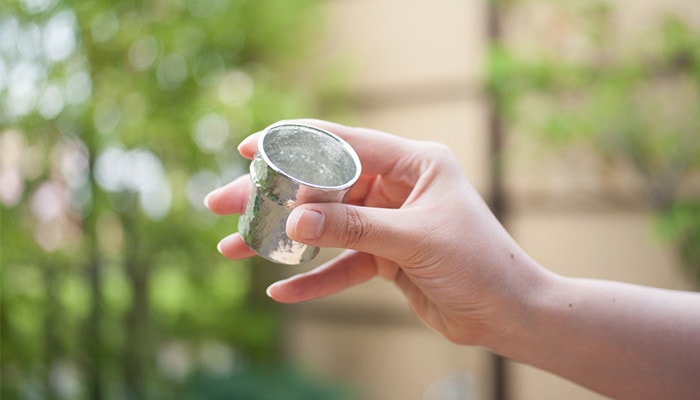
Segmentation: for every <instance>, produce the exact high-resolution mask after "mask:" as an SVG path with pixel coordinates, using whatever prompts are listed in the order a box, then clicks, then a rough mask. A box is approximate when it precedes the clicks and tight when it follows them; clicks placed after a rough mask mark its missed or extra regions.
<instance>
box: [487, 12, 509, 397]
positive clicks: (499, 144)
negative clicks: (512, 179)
mask: <svg viewBox="0 0 700 400" xmlns="http://www.w3.org/2000/svg"><path fill="white" fill-rule="evenodd" d="M487 29H488V47H489V48H490V47H491V46H493V45H497V44H499V42H500V40H501V21H500V0H487ZM488 101H489V103H490V104H489V106H490V107H489V116H488V118H489V120H488V127H489V128H488V129H489V159H490V168H491V170H490V176H489V195H488V200H489V205H490V207H491V210H492V212H493V213H494V215H495V216H496V218H498V220H499V221H501V223H504V220H505V216H506V204H505V196H504V193H503V160H502V149H503V134H504V132H503V122H502V118H501V99H500V94H499V93H498V92H497V91H489V93H488ZM492 374H493V388H492V393H493V399H494V400H507V399H508V375H507V364H506V360H505V359H504V358H503V357H501V356H499V355H496V354H494V355H493V357H492Z"/></svg>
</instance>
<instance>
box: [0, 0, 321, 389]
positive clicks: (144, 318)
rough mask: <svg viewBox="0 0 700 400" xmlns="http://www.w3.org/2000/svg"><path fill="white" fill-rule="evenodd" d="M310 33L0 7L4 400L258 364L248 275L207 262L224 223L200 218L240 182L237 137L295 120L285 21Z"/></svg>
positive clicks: (259, 14)
mask: <svg viewBox="0 0 700 400" xmlns="http://www.w3.org/2000/svg"><path fill="white" fill-rule="evenodd" d="M318 17H319V16H318V7H317V5H316V1H315V0H304V1H296V2H288V1H284V0H269V1H264V2H258V1H254V0H238V1H225V0H156V1H143V2H141V1H136V2H134V1H127V0H119V1H108V2H107V1H88V2H85V1H74V0H10V1H9V2H5V3H3V7H2V8H1V9H0V204H1V205H0V218H1V220H0V221H1V222H2V228H1V229H0V238H1V239H2V241H1V243H2V249H1V250H2V253H1V260H0V268H1V269H2V271H1V272H2V282H1V286H2V292H1V293H0V300H1V302H2V303H1V307H2V312H1V314H0V323H1V329H2V332H1V333H2V335H1V344H2V355H1V359H0V360H1V363H0V369H1V371H2V377H3V378H2V379H3V381H2V389H1V392H0V395H1V396H2V397H3V398H37V397H41V398H86V397H87V398H93V399H99V398H105V397H109V398H115V397H117V398H121V397H123V398H132V399H140V398H150V397H152V395H154V394H156V393H160V392H163V391H166V392H167V391H168V390H169V389H168V388H169V387H172V386H173V385H175V386H178V385H182V383H183V382H187V379H188V377H189V376H190V375H191V374H192V373H194V371H198V370H203V371H207V370H212V368H213V370H215V371H218V372H217V373H223V374H227V373H234V372H235V371H238V370H240V369H241V368H243V367H245V366H246V365H249V364H251V363H257V362H258V361H260V360H274V359H275V357H276V356H275V350H276V348H275V346H276V341H277V335H278V326H277V322H276V321H277V319H276V314H275V310H274V309H273V308H271V305H270V303H269V302H266V301H265V300H264V299H262V297H264V295H262V296H261V295H260V293H262V291H259V290H251V289H250V288H251V286H254V285H256V284H257V283H256V281H257V279H259V278H258V275H259V272H258V271H257V270H256V269H251V268H250V262H248V261H239V262H236V263H232V262H230V261H224V260H223V258H222V257H221V256H220V255H218V254H213V253H215V252H214V251H213V246H214V244H215V243H216V242H217V241H218V240H219V239H220V238H221V237H223V236H224V235H225V234H227V233H229V232H231V231H233V230H235V223H236V222H235V217H234V218H216V217H214V216H213V215H211V213H209V212H208V211H207V210H205V207H204V206H203V204H202V199H203V197H204V195H205V194H206V193H207V192H208V191H210V190H211V189H213V188H215V187H217V186H219V185H221V184H223V183H224V182H227V181H229V180H231V179H233V178H235V177H237V176H239V175H241V174H243V173H244V172H245V165H246V163H245V162H244V160H241V159H240V157H239V156H238V154H237V152H236V144H237V143H238V141H240V140H241V139H242V138H243V137H244V136H245V135H247V134H248V133H250V132H252V131H255V130H257V129H260V128H262V127H263V126H265V125H267V124H269V123H271V122H274V121H275V120H278V119H281V118H289V117H295V116H299V115H302V114H306V113H308V112H312V108H313V107H314V92H313V90H314V89H313V86H311V84H313V83H314V82H305V81H303V80H302V79H301V78H302V77H303V70H302V69H301V68H300V67H299V65H300V60H302V58H303V56H304V55H305V54H306V53H305V51H307V50H309V49H310V44H311V43H313V41H312V40H311V39H312V38H313V37H314V36H317V35H316V34H317V33H318V32H317V29H318V27H319V25H318V24H317V23H316V22H315V23H313V24H309V23H303V24H301V23H299V21H302V20H303V21H318ZM236 264H237V265H236ZM246 266H247V267H246ZM178 387H179V386H178Z"/></svg>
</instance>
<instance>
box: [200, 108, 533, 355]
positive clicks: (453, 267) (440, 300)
mask: <svg viewBox="0 0 700 400" xmlns="http://www.w3.org/2000/svg"><path fill="white" fill-rule="evenodd" d="M301 122H304V123H307V124H310V125H314V126H317V127H319V128H322V129H326V130H328V131H331V132H333V133H335V134H337V135H339V136H341V137H342V138H343V139H345V140H346V141H347V142H349V143H350V144H351V145H352V146H353V148H354V149H355V150H356V151H357V153H358V155H359V157H360V160H361V162H362V166H363V174H362V176H361V178H360V180H359V181H358V182H357V184H356V185H355V186H354V187H353V188H352V189H351V191H350V192H349V194H348V199H347V203H348V204H335V203H333V204H331V203H326V204H302V205H299V206H297V207H296V208H295V209H294V210H293V211H292V213H291V214H290V216H289V219H288V222H287V235H288V236H289V237H290V238H291V239H293V240H296V241H299V242H303V243H306V244H309V245H313V246H319V247H340V248H346V249H353V250H352V251H347V252H345V253H344V254H343V255H341V256H339V257H338V258H336V259H334V260H331V261H330V262H328V263H326V264H325V265H323V266H321V267H319V268H317V269H315V270H313V271H310V272H307V273H303V274H299V275H296V276H294V277H292V278H289V279H287V280H284V281H280V282H277V283H275V284H273V285H271V286H270V287H269V288H268V295H269V296H270V297H272V298H273V299H275V300H277V301H280V302H288V303H293V302H300V301H305V300H310V299H313V298H318V297H323V296H328V295H331V294H333V293H336V292H338V291H341V290H343V289H345V288H348V287H350V286H352V285H356V284H359V283H362V282H365V281H367V280H369V279H371V278H372V277H374V276H376V275H379V276H381V277H383V278H385V279H387V280H390V281H393V282H394V283H395V284H396V286H398V287H399V288H400V289H401V290H402V292H403V293H404V295H405V296H406V298H407V300H408V302H409V304H410V306H411V308H412V309H413V311H414V312H415V314H416V315H417V316H418V317H419V318H420V319H421V320H422V321H423V322H425V323H426V324H427V325H429V326H431V327H433V328H435V329H436V330H438V331H440V332H441V333H443V334H444V335H445V336H446V337H448V338H449V339H451V340H453V341H456V342H460V343H472V344H476V343H483V342H484V341H485V340H487V337H488V338H492V337H493V332H490V329H489V328H490V327H492V326H493V323H492V322H493V320H494V316H505V315H506V313H505V311H506V309H507V310H508V312H509V313H510V312H517V310H516V309H515V308H514V306H513V305H515V304H517V301H513V300H516V299H517V298H518V296H519V295H523V296H526V295H527V293H525V290H524V289H525V288H526V287H527V283H528V282H529V283H532V284H534V278H535V277H537V274H534V273H533V272H534V271H539V269H537V268H536V265H535V264H534V263H533V262H531V261H530V259H529V258H528V257H527V255H526V254H525V253H524V252H522V251H521V250H520V248H519V247H518V246H517V245H516V244H515V243H514V242H513V240H512V239H511V238H510V236H509V235H508V234H507V233H506V232H505V230H504V229H503V228H502V226H501V225H500V223H499V222H498V221H497V220H496V219H495V218H494V216H493V215H492V213H491V212H490V211H489V209H488V207H487V206H486V205H485V204H484V202H483V201H482V199H481V197H480V196H479V195H478V194H477V193H476V191H475V190H474V189H473V188H472V186H471V185H470V183H469V182H468V180H467V179H466V177H465V176H464V174H463V173H462V171H461V169H460V166H459V164H458V163H457V161H456V160H455V158H454V156H453V155H452V153H451V152H450V150H449V149H448V148H447V147H445V146H443V145H440V144H436V143H428V142H419V141H411V140H407V139H403V138H399V137H396V136H392V135H389V134H385V133H381V132H377V131H372V130H368V129H359V128H350V127H345V126H341V125H336V124H332V123H329V122H324V121H316V120H313V121H301ZM258 136H259V135H258V134H255V135H252V136H250V137H248V138H247V139H246V140H245V141H244V142H243V143H241V145H240V146H239V151H240V153H241V154H242V155H243V156H244V157H246V158H248V159H252V157H253V155H254V153H255V151H256V147H257V139H258ZM249 179H250V178H249V176H247V175H246V176H242V177H240V178H239V179H237V180H235V181H233V182H231V183H230V184H228V185H226V186H224V187H222V188H220V189H218V190H216V191H214V192H212V193H211V194H210V195H209V196H208V197H207V199H206V202H207V204H208V206H209V207H210V208H211V210H212V211H214V212H216V213H218V214H230V213H241V212H243V211H244V210H245V204H246V201H247V199H248V195H249V189H248V185H249V183H248V182H249ZM219 250H220V251H221V252H222V253H223V254H224V255H225V256H226V257H229V258H232V259H240V258H245V257H250V256H253V255H254V253H253V252H252V251H251V250H250V249H248V247H247V246H246V245H245V244H244V243H243V240H242V238H241V237H240V235H238V234H233V235H231V236H228V237H226V238H224V239H223V240H222V241H221V242H220V243H219ZM530 288H532V286H530ZM498 330H499V331H500V330H501V328H499V329H498Z"/></svg>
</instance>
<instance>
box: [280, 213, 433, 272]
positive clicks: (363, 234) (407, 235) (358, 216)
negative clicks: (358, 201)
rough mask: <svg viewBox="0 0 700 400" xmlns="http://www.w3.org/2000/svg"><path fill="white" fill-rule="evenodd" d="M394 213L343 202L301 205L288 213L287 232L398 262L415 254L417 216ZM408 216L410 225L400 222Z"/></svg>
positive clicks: (302, 239) (319, 243) (312, 242)
mask: <svg viewBox="0 0 700 400" xmlns="http://www.w3.org/2000/svg"><path fill="white" fill-rule="evenodd" d="M397 212H398V211H397V210H393V209H385V208H373V207H360V206H353V205H348V204H342V203H322V204H302V205H299V206H297V207H296V208H295V209H294V210H292V212H291V213H290V215H289V218H288V219H287V227H286V228H287V229H286V233H287V236H289V237H290V238H291V239H292V240H296V241H298V242H302V243H306V244H309V245H312V246H318V247H340V248H345V249H354V250H359V251H362V252H366V253H370V254H375V255H377V256H380V257H383V258H387V259H389V260H393V261H397V262H399V263H401V261H403V260H405V259H406V258H407V257H411V255H412V254H415V249H416V248H418V246H419V245H420V240H421V236H420V230H419V229H418V224H416V223H415V221H416V220H417V219H414V218H411V217H408V216H407V212H408V211H406V210H402V211H401V214H397ZM399 215H400V218H397V216H399ZM407 219H408V220H413V222H412V224H411V226H409V227H406V226H405V225H404V224H402V223H401V221H402V220H407Z"/></svg>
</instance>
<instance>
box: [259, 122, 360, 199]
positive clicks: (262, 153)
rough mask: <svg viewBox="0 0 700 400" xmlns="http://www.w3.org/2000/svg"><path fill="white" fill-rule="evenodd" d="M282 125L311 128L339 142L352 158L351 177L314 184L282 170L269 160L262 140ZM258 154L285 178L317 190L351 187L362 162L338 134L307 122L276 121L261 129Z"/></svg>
mask: <svg viewBox="0 0 700 400" xmlns="http://www.w3.org/2000/svg"><path fill="white" fill-rule="evenodd" d="M284 127H296V128H304V129H306V130H312V131H315V132H317V133H320V134H322V135H325V136H328V137H329V138H331V139H333V140H334V141H336V142H337V143H338V144H340V146H342V148H343V150H344V151H345V153H347V154H348V155H349V156H350V158H351V159H352V162H353V164H354V166H355V174H354V175H353V177H352V178H351V179H348V180H347V181H346V182H345V183H343V184H341V185H334V186H327V185H319V184H315V183H311V182H306V181H304V180H301V179H299V178H297V177H294V176H292V175H290V174H289V173H287V172H285V171H284V170H282V169H281V168H280V167H279V166H277V164H275V163H274V162H273V161H272V160H270V158H269V156H268V154H267V153H266V152H265V146H264V142H265V138H267V136H268V134H270V133H271V132H272V131H273V130H274V129H278V128H284ZM258 154H260V156H261V157H262V158H263V160H264V161H265V164H267V166H268V167H269V168H272V169H273V170H274V171H275V172H277V173H279V174H280V175H283V176H285V177H286V178H288V179H290V180H292V181H294V182H296V183H298V184H300V185H304V186H307V187H310V188H314V189H318V190H324V191H334V190H345V189H347V188H349V187H351V186H352V185H354V184H355V182H357V180H358V179H359V178H360V175H361V174H362V164H361V163H360V157H359V156H358V155H357V152H356V151H355V149H354V148H353V147H352V146H351V145H350V143H348V142H347V141H345V140H344V139H343V138H341V137H340V136H338V135H336V134H334V133H332V132H329V131H327V130H325V129H321V128H318V127H315V126H313V125H308V124H302V123H288V122H284V123H277V124H272V125H270V126H268V127H267V128H265V130H264V131H263V134H262V135H261V136H260V138H259V139H258Z"/></svg>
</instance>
